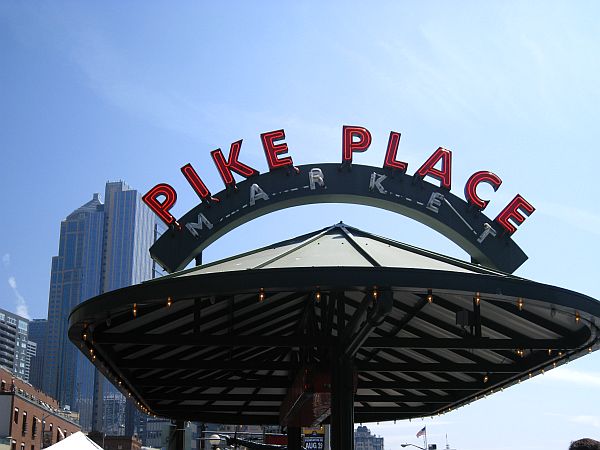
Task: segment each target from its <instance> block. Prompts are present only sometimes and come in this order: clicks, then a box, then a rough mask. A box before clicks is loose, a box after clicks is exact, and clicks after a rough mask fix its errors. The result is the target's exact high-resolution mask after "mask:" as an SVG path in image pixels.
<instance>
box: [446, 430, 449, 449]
mask: <svg viewBox="0 0 600 450" xmlns="http://www.w3.org/2000/svg"><path fill="white" fill-rule="evenodd" d="M446 450H450V446H449V445H448V433H446Z"/></svg>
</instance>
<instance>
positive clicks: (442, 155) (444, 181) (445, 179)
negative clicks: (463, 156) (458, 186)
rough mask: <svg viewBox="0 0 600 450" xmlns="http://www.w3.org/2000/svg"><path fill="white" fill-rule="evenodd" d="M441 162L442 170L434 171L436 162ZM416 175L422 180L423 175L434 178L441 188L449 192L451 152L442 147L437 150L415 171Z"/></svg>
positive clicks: (450, 183)
mask: <svg viewBox="0 0 600 450" xmlns="http://www.w3.org/2000/svg"><path fill="white" fill-rule="evenodd" d="M440 160H441V161H442V168H441V170H440V169H436V168H435V165H436V164H437V163H438V161H440ZM416 175H418V176H419V177H421V179H422V178H424V177H425V175H429V176H430V177H433V178H435V179H436V180H438V181H439V182H440V185H441V187H443V188H446V189H448V190H450V187H451V185H452V152H451V151H450V150H447V149H445V148H443V147H440V148H438V149H437V150H436V151H435V152H433V155H431V156H430V157H429V159H428V160H427V161H425V163H423V165H422V166H421V168H420V169H419V170H417V173H416Z"/></svg>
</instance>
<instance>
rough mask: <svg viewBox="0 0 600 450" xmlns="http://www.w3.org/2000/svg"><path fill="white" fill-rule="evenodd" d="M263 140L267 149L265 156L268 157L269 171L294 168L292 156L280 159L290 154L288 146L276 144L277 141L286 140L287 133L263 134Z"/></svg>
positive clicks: (281, 131)
mask: <svg viewBox="0 0 600 450" xmlns="http://www.w3.org/2000/svg"><path fill="white" fill-rule="evenodd" d="M260 138H261V140H262V145H263V148H264V149H265V155H267V163H268V164H269V170H273V169H277V168H278V167H285V166H293V165H294V163H293V161H292V157H291V156H286V157H283V158H280V157H279V155H281V154H285V153H287V152H288V146H287V144H286V143H285V142H283V143H281V144H275V142H276V141H281V140H282V139H285V131H283V130H277V131H270V132H268V133H263V134H261V135H260Z"/></svg>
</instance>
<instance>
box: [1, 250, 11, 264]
mask: <svg viewBox="0 0 600 450" xmlns="http://www.w3.org/2000/svg"><path fill="white" fill-rule="evenodd" d="M2 265H3V266H4V267H5V268H7V267H8V266H10V253H5V254H4V255H3V256H2Z"/></svg>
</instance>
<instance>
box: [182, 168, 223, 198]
mask: <svg viewBox="0 0 600 450" xmlns="http://www.w3.org/2000/svg"><path fill="white" fill-rule="evenodd" d="M181 172H183V176H184V177H185V179H186V180H188V183H190V185H191V186H192V189H194V192H196V194H198V197H200V198H201V199H202V200H204V201H208V200H211V196H210V191H209V190H208V188H207V187H206V185H205V184H204V182H203V181H202V179H201V178H200V176H198V174H197V173H196V171H195V170H194V168H193V167H192V165H191V164H189V163H188V164H186V165H185V166H183V167H182V168H181ZM214 200H218V199H214Z"/></svg>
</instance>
